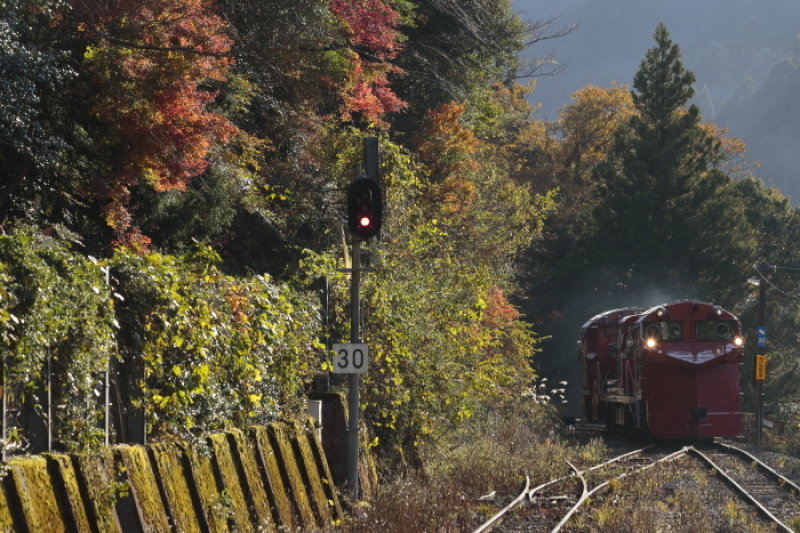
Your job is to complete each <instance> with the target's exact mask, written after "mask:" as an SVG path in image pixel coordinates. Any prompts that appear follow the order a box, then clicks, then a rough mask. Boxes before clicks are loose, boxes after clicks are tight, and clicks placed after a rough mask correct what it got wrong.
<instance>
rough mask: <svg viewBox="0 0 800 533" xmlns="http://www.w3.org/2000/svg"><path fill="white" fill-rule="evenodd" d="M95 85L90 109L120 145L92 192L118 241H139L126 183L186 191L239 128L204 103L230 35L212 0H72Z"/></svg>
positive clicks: (221, 77) (222, 71)
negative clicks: (177, 0) (113, 161)
mask: <svg viewBox="0 0 800 533" xmlns="http://www.w3.org/2000/svg"><path fill="white" fill-rule="evenodd" d="M74 7H75V14H76V16H78V17H79V18H80V20H82V21H83V23H82V24H81V25H80V30H81V31H80V35H81V36H82V37H83V38H84V39H85V40H86V42H87V46H86V52H85V54H84V64H85V66H86V68H87V70H88V71H89V72H90V73H91V78H92V82H93V85H94V87H95V91H96V92H95V94H94V95H93V96H92V97H91V98H90V112H91V113H92V115H93V116H94V118H95V120H96V121H97V124H98V125H99V127H101V128H102V129H103V131H104V135H103V140H102V142H103V144H104V145H105V147H106V148H107V149H109V150H112V151H114V152H116V153H117V154H118V156H117V157H116V160H115V164H114V166H113V169H111V170H110V171H109V172H108V173H106V174H103V175H99V176H97V178H96V179H95V180H94V181H93V183H92V184H91V190H90V193H91V195H92V196H94V197H95V198H97V199H98V200H99V201H101V202H103V203H104V206H103V212H104V213H105V217H106V220H107V222H108V224H109V225H110V226H111V227H112V228H113V229H114V231H115V233H116V234H117V242H118V243H119V244H120V245H139V246H146V245H147V242H148V239H147V238H146V237H144V236H141V235H139V232H138V229H137V228H136V226H135V224H134V223H133V221H132V220H131V217H130V213H129V205H128V204H129V199H130V192H131V188H132V187H135V186H138V185H146V186H150V187H152V188H153V189H155V190H156V191H158V192H163V191H168V190H172V189H178V190H184V189H185V188H186V186H187V185H188V184H189V182H190V181H191V179H192V178H194V177H196V176H198V175H200V174H202V173H203V172H204V171H205V170H206V168H207V167H208V165H209V156H210V154H211V152H212V150H213V149H215V148H218V147H219V146H224V145H225V144H227V143H228V142H229V140H230V139H231V137H233V136H234V135H236V133H237V128H236V127H235V126H234V125H233V124H231V123H230V122H229V121H228V120H227V119H226V118H225V117H223V116H221V115H220V114H218V113H214V112H213V111H211V110H210V109H209V106H210V105H211V104H212V103H213V101H214V99H215V98H216V96H217V92H216V91H213V90H209V89H208V88H206V87H204V84H208V83H210V82H215V81H216V82H223V81H225V79H226V75H227V72H228V69H229V68H230V66H231V63H232V60H231V59H230V58H229V57H228V56H227V55H226V54H227V53H228V52H229V51H230V48H231V44H232V41H231V40H230V38H229V37H227V36H226V35H225V34H224V33H223V30H224V29H225V25H224V22H223V21H222V19H221V18H220V17H219V16H218V15H217V14H216V13H215V6H214V4H213V2H211V1H210V0H183V1H180V2H176V1H173V0H151V1H147V2H139V1H129V2H119V1H114V0H106V1H94V2H89V1H88V0H81V1H76V2H75V6H74Z"/></svg>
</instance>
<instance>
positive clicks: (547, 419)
mask: <svg viewBox="0 0 800 533" xmlns="http://www.w3.org/2000/svg"><path fill="white" fill-rule="evenodd" d="M443 433H446V434H447V435H448V437H447V439H446V440H445V441H442V442H439V443H437V444H436V445H428V446H426V447H424V448H423V449H421V450H420V455H421V457H422V458H423V464H424V466H423V467H422V469H421V470H418V471H404V473H403V474H402V475H398V476H397V477H395V478H394V479H387V480H384V481H383V484H382V486H381V487H380V488H379V490H378V494H377V496H376V497H375V498H373V499H372V500H370V501H367V502H359V503H358V504H357V505H356V506H354V507H353V508H352V509H351V513H350V515H349V516H348V517H347V518H345V519H344V520H342V521H341V523H339V524H337V525H335V526H331V527H329V528H327V529H326V530H325V532H324V533H417V532H419V533H423V532H437V533H461V532H465V533H466V532H472V531H474V529H475V528H476V527H477V526H478V525H480V524H481V523H483V522H484V521H485V520H486V519H488V518H489V517H490V516H492V515H493V514H494V513H496V512H497V511H498V510H499V509H500V508H501V507H503V506H505V505H506V503H507V502H508V501H509V500H510V499H512V498H513V497H515V496H516V495H517V494H518V493H519V491H520V489H521V484H522V483H523V482H524V479H525V476H526V475H527V476H530V478H531V484H532V486H535V485H538V484H541V483H543V482H545V481H548V480H551V479H553V478H555V477H559V476H564V475H567V474H568V473H569V472H570V471H571V470H570V468H569V466H568V464H567V461H569V462H571V463H572V464H573V465H575V466H576V467H577V468H585V467H588V466H591V465H594V464H597V463H598V462H600V461H602V458H603V456H604V455H605V454H606V452H607V449H606V447H605V445H604V444H603V442H602V441H601V440H599V439H595V440H591V441H588V442H582V443H579V442H577V441H576V439H574V438H572V437H571V434H570V432H569V430H568V428H567V427H566V426H564V425H563V424H562V423H561V422H560V420H559V418H558V416H557V412H556V411H555V409H553V408H552V407H550V406H545V405H536V404H531V403H530V402H525V401H523V400H522V399H521V400H520V401H519V402H515V403H508V404H504V405H494V406H491V407H490V408H487V409H486V410H485V411H484V412H482V413H478V414H477V415H476V416H474V417H473V418H472V419H471V420H469V421H467V422H465V423H463V424H461V425H458V426H453V427H451V428H448V430H447V431H445V432H443ZM590 478H591V476H590ZM593 481H595V480H594V479H590V483H591V482H593ZM598 482H599V481H598ZM495 491H496V493H497V495H498V497H499V499H496V500H488V501H480V500H478V498H479V497H480V496H482V495H485V494H488V493H491V492H495ZM797 522H798V523H794V522H791V523H790V524H789V525H790V527H793V528H795V530H797V531H800V520H798V521H797ZM566 531H569V532H573V533H574V532H581V533H600V532H607V531H613V532H622V533H625V532H631V533H634V532H635V533H650V532H653V533H655V532H658V531H672V532H687V533H688V532H691V533H706V532H708V533H739V532H755V533H761V532H766V531H774V530H773V529H772V528H771V527H769V526H767V525H765V524H764V523H763V522H761V521H760V520H758V519H757V518H756V517H755V515H754V514H753V512H752V509H750V508H748V507H746V506H745V505H744V504H742V503H741V502H740V501H739V500H738V499H736V497H735V496H734V495H733V494H732V493H731V492H729V490H728V489H727V488H726V487H724V486H721V485H720V481H719V480H718V479H716V478H715V475H714V473H713V472H712V471H709V470H705V469H702V468H698V467H697V463H696V462H694V461H692V460H689V459H686V460H676V461H673V462H671V463H667V464H665V465H663V466H659V467H656V468H653V469H651V470H650V471H649V472H648V473H647V474H645V475H642V476H632V477H629V478H626V479H623V480H619V481H614V482H613V483H611V485H610V488H609V489H608V490H606V491H605V492H602V493H599V494H597V495H596V496H595V498H594V499H593V500H592V501H590V502H589V503H588V504H587V505H586V506H585V507H584V508H583V509H582V510H580V511H579V512H578V513H576V515H575V516H574V517H573V518H572V519H571V521H570V523H569V524H568V528H567V529H566Z"/></svg>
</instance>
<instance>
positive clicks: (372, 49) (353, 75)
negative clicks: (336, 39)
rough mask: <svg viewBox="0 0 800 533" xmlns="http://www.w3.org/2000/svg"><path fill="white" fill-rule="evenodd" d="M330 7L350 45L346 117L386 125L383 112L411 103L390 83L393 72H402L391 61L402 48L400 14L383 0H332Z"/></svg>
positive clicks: (342, 109) (346, 118)
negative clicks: (400, 95) (399, 27)
mask: <svg viewBox="0 0 800 533" xmlns="http://www.w3.org/2000/svg"><path fill="white" fill-rule="evenodd" d="M330 7H331V12H332V13H333V15H334V16H335V17H336V19H337V21H338V22H339V25H340V32H341V35H342V36H343V37H344V39H345V40H346V41H347V43H348V45H349V47H350V48H349V50H348V52H347V54H346V57H347V61H348V62H349V63H350V69H349V72H348V74H347V82H346V85H345V90H344V102H343V104H342V106H341V113H342V116H343V117H344V119H345V120H350V119H351V118H353V114H360V115H363V117H364V119H365V120H366V121H367V122H369V123H373V124H376V125H380V126H386V123H385V122H384V121H383V120H382V119H381V115H383V114H384V113H395V112H397V111H400V110H401V109H403V108H404V107H406V106H407V104H406V102H403V101H402V100H401V99H400V98H398V97H397V95H396V94H395V93H394V92H393V91H392V89H391V88H390V83H389V75H391V74H401V73H402V71H401V69H400V68H398V67H397V66H395V65H392V64H391V63H389V61H390V60H391V59H393V58H395V57H396V56H397V54H398V53H399V52H400V50H401V46H400V42H399V39H400V33H399V31H398V30H397V26H398V25H399V24H400V15H399V13H397V11H395V10H394V9H392V8H391V7H390V6H389V5H387V4H385V3H384V2H382V1H381V0H331V3H330Z"/></svg>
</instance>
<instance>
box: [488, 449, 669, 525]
mask: <svg viewBox="0 0 800 533" xmlns="http://www.w3.org/2000/svg"><path fill="white" fill-rule="evenodd" d="M654 446H655V444H650V445H648V446H645V447H644V448H641V449H639V450H634V451H632V452H628V453H625V454H622V455H619V456H617V457H614V458H613V459H609V460H608V461H603V462H602V463H599V464H597V465H595V466H592V467H590V468H586V469H584V470H581V471H577V470H575V468H574V467H573V466H572V465H571V464H570V465H569V466H570V467H571V468H572V469H573V470H574V472H573V473H572V474H570V475H568V476H563V477H560V478H557V479H553V480H550V481H548V482H547V483H543V484H541V485H539V486H538V487H534V488H533V489H531V488H530V477H528V476H526V477H525V488H524V489H523V490H522V492H521V493H520V495H519V496H517V497H516V498H515V499H514V501H512V502H511V503H509V504H508V505H507V506H506V507H505V508H503V509H502V510H501V511H499V512H498V513H497V514H495V515H494V516H492V517H491V518H490V519H489V520H487V521H486V522H484V523H483V524H481V525H480V527H478V529H476V530H475V531H473V533H486V532H487V531H489V530H490V529H491V528H492V526H494V525H495V524H497V523H498V522H499V521H500V520H501V519H502V518H503V516H504V515H505V514H506V513H507V512H508V511H510V510H511V509H513V508H514V507H516V506H517V505H519V504H520V503H521V502H522V500H523V499H525V498H526V497H527V498H528V500H529V501H530V500H531V499H532V498H533V495H534V494H535V493H537V492H538V491H540V490H542V489H545V488H547V487H549V486H550V485H555V484H556V483H559V482H561V481H565V480H567V479H570V478H573V477H575V476H576V475H577V476H580V477H581V478H582V476H583V474H585V473H586V472H590V471H592V470H597V469H599V468H604V467H606V466H608V465H610V464H613V463H616V462H619V461H622V460H625V459H627V458H628V457H631V456H633V455H638V454H640V453H642V452H643V451H645V450H649V449H650V448H653V447H654ZM567 464H569V463H567Z"/></svg>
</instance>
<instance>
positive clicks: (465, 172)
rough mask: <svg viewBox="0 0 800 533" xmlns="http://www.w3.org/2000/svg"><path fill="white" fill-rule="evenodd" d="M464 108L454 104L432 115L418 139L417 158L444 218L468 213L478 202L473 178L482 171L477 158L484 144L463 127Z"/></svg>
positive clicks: (432, 112) (429, 113)
mask: <svg viewBox="0 0 800 533" xmlns="http://www.w3.org/2000/svg"><path fill="white" fill-rule="evenodd" d="M463 114H464V106H463V105H460V104H457V103H455V102H451V103H449V104H445V105H443V106H441V107H439V108H438V109H435V110H429V111H428V120H427V121H426V124H425V125H424V126H423V128H422V131H420V134H419V135H418V136H417V138H416V143H417V154H418V155H419V158H420V160H421V161H422V163H423V164H424V165H425V167H426V168H427V170H428V173H429V176H430V182H431V183H430V184H429V185H430V190H431V192H432V196H433V197H435V198H437V199H438V200H439V201H440V206H441V208H442V211H443V213H444V214H456V213H466V212H467V211H468V210H469V208H470V207H471V206H472V204H473V203H474V201H475V198H476V194H477V192H476V189H475V185H474V184H473V183H472V182H471V181H470V179H469V177H470V175H471V174H472V173H474V172H476V171H478V170H479V169H480V164H479V163H478V162H477V161H476V160H475V159H474V158H473V156H474V155H475V153H476V151H477V150H478V146H479V145H480V141H479V140H478V138H477V137H476V136H475V134H474V133H473V132H472V130H471V129H469V128H467V127H466V126H465V125H464V124H462V123H461V117H462V115H463Z"/></svg>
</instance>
